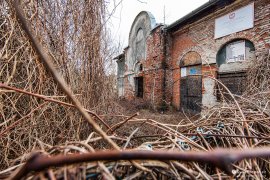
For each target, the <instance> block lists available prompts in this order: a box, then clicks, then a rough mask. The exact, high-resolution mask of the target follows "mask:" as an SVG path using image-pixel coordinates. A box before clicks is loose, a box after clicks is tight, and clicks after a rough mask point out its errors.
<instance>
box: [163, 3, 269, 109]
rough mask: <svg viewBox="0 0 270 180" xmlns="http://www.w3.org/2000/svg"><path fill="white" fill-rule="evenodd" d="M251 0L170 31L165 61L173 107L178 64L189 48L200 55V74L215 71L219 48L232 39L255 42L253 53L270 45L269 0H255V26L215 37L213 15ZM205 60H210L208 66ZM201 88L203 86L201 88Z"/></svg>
mask: <svg viewBox="0 0 270 180" xmlns="http://www.w3.org/2000/svg"><path fill="white" fill-rule="evenodd" d="M251 2H253V1H250V0H241V1H236V2H235V3H233V4H231V5H229V6H227V7H225V8H223V9H220V10H217V11H216V12H215V13H212V14H210V15H208V16H207V17H204V18H201V19H200V20H199V21H196V22H194V23H192V24H188V25H185V26H183V27H181V28H180V29H179V30H178V31H176V32H173V33H171V34H170V37H169V38H168V39H170V42H169V43H168V44H169V51H168V53H169V54H168V55H167V63H168V66H169V69H170V71H171V73H167V77H166V78H167V79H172V80H171V81H169V82H167V86H166V87H167V89H166V92H169V91H172V92H171V93H168V94H171V98H170V99H171V102H172V105H173V106H175V107H176V108H180V81H179V79H180V68H179V63H180V60H181V58H182V57H183V56H184V55H185V54H186V53H187V52H189V51H195V52H198V53H199V54H200V55H201V58H202V62H203V64H204V65H203V66H202V74H209V73H210V72H211V73H212V74H216V71H217V67H216V66H215V62H216V54H217V52H218V50H219V49H220V48H221V47H222V46H223V45H225V44H226V43H228V42H230V41H231V40H234V39H238V38H240V39H247V40H250V41H251V42H253V43H254V45H255V49H256V55H259V54H261V53H264V52H265V51H266V50H267V49H269V48H270V21H269V19H270V3H269V0H257V1H255V27H254V28H252V29H249V30H245V31H242V32H238V33H234V34H231V35H228V36H225V37H222V38H219V39H216V40H215V39H214V25H215V19H216V18H218V17H220V16H223V15H226V14H228V13H230V12H232V11H234V10H237V9H239V8H241V7H243V6H245V5H248V4H249V3H251ZM207 64H212V65H211V68H209V66H207ZM203 92H204V90H203Z"/></svg>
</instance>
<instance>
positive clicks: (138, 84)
mask: <svg viewBox="0 0 270 180" xmlns="http://www.w3.org/2000/svg"><path fill="white" fill-rule="evenodd" d="M135 90H136V91H135V93H136V97H140V98H143V77H135Z"/></svg>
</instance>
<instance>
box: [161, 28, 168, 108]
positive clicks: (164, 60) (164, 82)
mask: <svg viewBox="0 0 270 180" xmlns="http://www.w3.org/2000/svg"><path fill="white" fill-rule="evenodd" d="M165 26H166V25H164V27H163V34H162V38H163V47H162V48H163V49H162V51H163V60H162V69H163V83H162V104H161V106H162V107H161V109H162V111H164V110H167V108H168V107H167V103H166V81H167V77H166V76H167V62H166V59H167V58H166V55H167V30H166V28H165Z"/></svg>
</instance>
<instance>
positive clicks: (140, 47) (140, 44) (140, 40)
mask: <svg viewBox="0 0 270 180" xmlns="http://www.w3.org/2000/svg"><path fill="white" fill-rule="evenodd" d="M135 50H136V52H135V53H136V62H140V61H141V60H143V59H144V58H145V37H144V32H143V29H142V28H140V29H139V30H138V32H137V35H136V49H135Z"/></svg>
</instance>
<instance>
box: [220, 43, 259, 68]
mask: <svg viewBox="0 0 270 180" xmlns="http://www.w3.org/2000/svg"><path fill="white" fill-rule="evenodd" d="M254 57H255V47H254V45H253V43H252V42H250V41H248V40H237V41H233V42H230V43H228V44H226V45H225V46H223V47H222V48H221V49H220V50H219V52H218V54H217V65H218V66H219V67H220V66H221V65H222V64H228V63H234V62H239V61H245V60H247V61H248V60H252V59H253V58H254Z"/></svg>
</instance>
